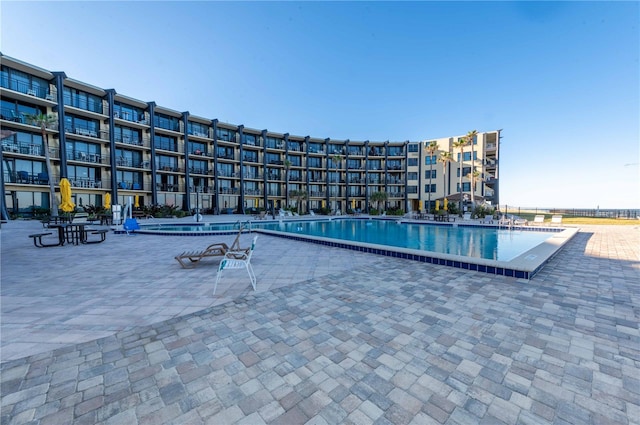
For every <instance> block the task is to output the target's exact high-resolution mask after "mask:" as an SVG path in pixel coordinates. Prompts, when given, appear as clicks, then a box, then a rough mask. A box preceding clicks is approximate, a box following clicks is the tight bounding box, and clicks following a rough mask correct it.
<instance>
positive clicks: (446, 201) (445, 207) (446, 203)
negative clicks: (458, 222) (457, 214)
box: [444, 198, 449, 211]
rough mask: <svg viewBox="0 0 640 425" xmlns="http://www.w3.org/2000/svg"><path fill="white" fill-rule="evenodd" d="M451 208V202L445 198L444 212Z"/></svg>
mask: <svg viewBox="0 0 640 425" xmlns="http://www.w3.org/2000/svg"><path fill="white" fill-rule="evenodd" d="M448 206H449V200H448V199H447V198H444V210H445V211H448V210H449V208H447V207H448Z"/></svg>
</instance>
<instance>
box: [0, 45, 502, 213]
mask: <svg viewBox="0 0 640 425" xmlns="http://www.w3.org/2000/svg"><path fill="white" fill-rule="evenodd" d="M0 55H1V54H0ZM0 58H1V60H2V72H1V84H0V86H1V92H0V96H1V102H2V105H1V111H0V112H1V114H0V119H1V121H0V123H1V125H2V129H3V130H4V131H5V134H10V135H9V136H8V137H5V138H3V140H2V167H3V169H2V177H3V179H2V180H3V181H2V189H3V196H2V197H3V200H4V207H5V208H6V211H8V212H10V213H14V214H20V215H29V214H31V213H33V212H34V210H36V209H38V208H42V209H48V208H49V182H50V181H53V183H54V184H55V185H56V187H57V186H58V184H59V182H60V179H61V178H68V179H69V181H70V182H71V186H72V193H73V198H74V199H73V201H74V203H75V204H76V205H77V206H78V207H82V206H85V205H103V203H104V198H105V196H106V195H107V194H110V195H111V199H112V203H113V204H115V203H119V204H126V203H127V201H128V200H130V199H131V198H133V197H137V198H136V199H137V203H138V204H139V205H141V206H142V205H151V204H155V205H158V204H159V205H173V206H176V207H178V208H180V209H183V210H186V211H190V210H193V209H194V208H196V207H197V208H201V209H203V210H205V211H206V212H210V213H223V212H231V211H233V212H242V211H246V210H247V209H249V208H264V209H269V208H271V207H274V208H281V207H299V209H300V210H301V211H302V212H307V211H309V210H317V209H322V208H325V209H329V210H331V211H336V210H340V211H341V212H348V211H350V210H359V211H364V212H366V211H369V209H370V208H371V207H378V206H379V207H380V208H384V209H397V210H403V211H407V210H416V209H418V207H419V206H420V205H421V200H422V199H423V195H425V192H424V191H423V190H422V189H423V188H422V187H421V186H424V185H423V184H422V183H423V182H422V180H423V178H422V177H423V176H421V175H416V173H415V172H414V171H412V170H413V168H412V167H413V166H414V165H421V162H422V161H424V160H425V158H423V157H422V155H421V152H422V150H423V149H422V148H421V147H420V146H421V145H422V143H421V142H413V143H410V142H409V141H403V142H390V141H384V142H373V141H368V140H365V141H351V140H333V139H329V138H315V137H311V136H295V135H290V134H288V133H276V132H271V131H268V130H258V129H252V128H247V127H245V126H243V125H236V124H229V123H223V122H220V121H218V120H217V119H211V118H205V117H200V116H196V115H192V114H190V113H189V112H179V111H175V110H172V109H169V108H167V107H164V106H160V105H156V104H155V102H145V101H141V100H137V99H133V98H130V97H127V96H126V95H123V94H120V93H117V92H116V90H114V89H103V88H100V87H96V86H92V85H90V84H88V83H84V82H81V81H77V80H74V79H72V78H70V77H68V76H67V75H66V74H65V73H63V72H51V71H48V70H45V69H42V68H38V67H36V66H33V65H31V64H27V63H25V62H22V61H20V60H18V59H15V58H11V57H8V56H4V55H1V56H0ZM38 114H44V115H51V116H52V117H53V120H52V121H51V122H49V123H48V124H47V128H46V130H45V138H46V139H47V140H48V146H49V148H48V153H49V156H50V158H51V163H52V169H51V170H50V172H49V171H48V170H47V167H46V161H45V146H46V145H47V144H45V142H44V139H43V136H42V131H41V128H40V127H39V126H38V125H35V123H34V122H33V121H30V119H29V117H30V116H32V115H38ZM6 131H9V132H10V133H6ZM410 151H411V152H413V153H414V154H415V153H416V152H417V153H418V158H417V160H416V159H415V158H414V157H415V155H412V156H411V157H410ZM416 161H418V162H420V164H414V163H415V162H416ZM408 170H411V171H408ZM495 174H496V175H495V176H494V177H497V172H496V173H495ZM429 189H430V190H431V186H430V187H429ZM448 189H449V190H450V189H451V188H450V187H449V188H448ZM446 190H447V189H445V188H444V187H443V188H442V195H443V196H446V195H447V194H448V193H451V192H450V191H449V192H447V191H446ZM377 192H384V193H386V196H387V200H386V201H384V202H383V204H384V205H377V203H375V202H373V201H372V195H373V194H375V193H377ZM480 192H483V189H481V190H479V193H480Z"/></svg>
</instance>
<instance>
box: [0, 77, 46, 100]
mask: <svg viewBox="0 0 640 425" xmlns="http://www.w3.org/2000/svg"><path fill="white" fill-rule="evenodd" d="M1 85H2V88H4V89H9V90H13V91H17V92H20V93H22V94H26V95H29V96H34V97H39V98H41V99H47V100H55V97H54V96H53V95H52V94H51V92H50V91H49V87H40V86H39V85H33V84H32V83H27V82H24V81H22V80H16V79H14V78H9V77H8V76H4V75H3V76H2V79H1Z"/></svg>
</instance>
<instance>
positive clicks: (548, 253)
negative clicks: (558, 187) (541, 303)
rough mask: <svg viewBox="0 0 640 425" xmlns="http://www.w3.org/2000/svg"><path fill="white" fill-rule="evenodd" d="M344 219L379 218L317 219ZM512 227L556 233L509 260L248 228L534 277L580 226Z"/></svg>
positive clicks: (218, 232) (463, 224)
mask: <svg viewBox="0 0 640 425" xmlns="http://www.w3.org/2000/svg"><path fill="white" fill-rule="evenodd" d="M341 219H356V220H371V219H374V220H375V219H376V218H371V217H362V218H360V217H348V216H347V217H325V218H323V217H320V218H317V217H314V220H313V221H331V220H341ZM389 219H390V218H386V220H389ZM383 220H384V219H383ZM276 221H278V220H276ZM280 221H282V220H280ZM286 221H287V222H296V221H310V220H309V219H306V220H305V219H297V220H296V219H294V220H286ZM395 221H398V222H401V223H403V224H423V225H431V226H448V227H487V228H499V227H500V226H498V225H495V224H484V223H472V222H461V223H455V222H453V223H431V222H423V221H414V220H406V219H402V218H401V217H398V218H396V219H395ZM249 222H252V221H251V220H249ZM270 222H273V221H270ZM207 224H213V223H194V224H189V225H194V226H197V225H207ZM215 224H218V225H220V224H224V225H233V224H237V222H233V223H215ZM184 225H185V223H181V224H161V225H160V226H163V227H165V226H166V227H172V226H184ZM144 227H145V226H144V225H143V226H141V229H140V230H136V231H135V233H140V234H154V235H161V236H162V235H164V236H208V235H229V234H235V233H237V231H238V230H237V229H233V230H216V231H206V232H198V233H194V232H162V231H158V230H154V231H145V229H144ZM503 228H504V226H503ZM510 229H511V230H525V231H546V232H554V234H553V235H552V236H551V237H549V238H548V239H547V240H545V241H544V242H542V243H540V244H539V245H536V246H535V247H533V248H531V249H529V250H528V251H526V252H524V253H522V254H520V255H518V256H517V257H515V258H513V259H511V260H509V261H498V260H490V259H486V258H475V257H465V256H461V255H455V254H446V253H440V252H433V251H423V250H417V249H411V248H402V247H396V246H390V245H379V244H372V243H366V242H357V241H347V240H343V239H333V238H327V237H322V236H310V235H300V234H292V233H289V232H281V231H277V230H268V229H263V228H260V227H253V228H250V229H246V230H245V232H256V233H263V234H267V235H271V236H276V237H280V238H285V239H291V240H296V241H302V242H309V243H316V244H320V245H326V246H331V247H337V248H344V249H350V250H355V251H359V252H365V253H369V254H375V255H384V256H387V257H395V258H403V259H407V260H412V261H418V262H423V263H429V264H436V265H442V266H447V267H454V268H459V269H463V270H471V271H478V272H481V273H488V274H493V275H501V276H507V277H514V278H517V279H526V280H530V279H532V278H533V277H534V276H535V274H536V273H538V272H539V271H540V270H541V269H542V268H543V267H544V265H545V264H546V263H547V262H548V261H549V260H550V259H551V258H553V257H554V256H555V255H556V254H557V252H558V251H559V250H560V249H561V248H562V247H563V246H564V245H565V244H566V243H567V242H568V241H569V240H571V238H573V237H574V236H575V235H576V234H577V233H578V231H579V230H580V229H579V228H577V227H542V226H536V227H531V226H512V227H510ZM117 232H118V230H116V233H117ZM122 232H124V231H122Z"/></svg>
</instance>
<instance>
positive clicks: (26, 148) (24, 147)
mask: <svg viewBox="0 0 640 425" xmlns="http://www.w3.org/2000/svg"><path fill="white" fill-rule="evenodd" d="M2 150H3V151H4V152H11V153H19V154H24V155H36V156H42V155H43V149H42V144H37V143H13V142H11V141H10V140H3V141H2Z"/></svg>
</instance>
